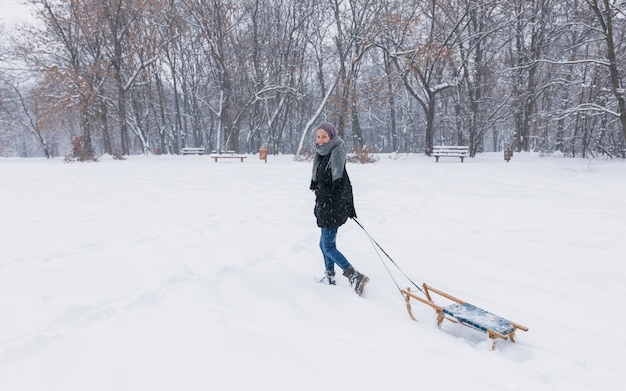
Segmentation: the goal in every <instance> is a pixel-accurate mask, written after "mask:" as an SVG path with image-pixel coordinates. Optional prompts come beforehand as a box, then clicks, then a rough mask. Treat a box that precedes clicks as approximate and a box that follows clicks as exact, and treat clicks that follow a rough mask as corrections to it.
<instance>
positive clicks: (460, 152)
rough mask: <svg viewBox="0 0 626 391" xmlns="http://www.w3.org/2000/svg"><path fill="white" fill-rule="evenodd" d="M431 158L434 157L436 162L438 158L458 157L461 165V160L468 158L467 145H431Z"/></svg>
mask: <svg viewBox="0 0 626 391" xmlns="http://www.w3.org/2000/svg"><path fill="white" fill-rule="evenodd" d="M432 156H434V157H435V162H438V161H439V158H440V157H460V158H461V163H463V159H465V158H466V157H468V156H469V147H468V146H467V145H433V153H432Z"/></svg>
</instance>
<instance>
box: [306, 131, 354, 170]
mask: <svg viewBox="0 0 626 391" xmlns="http://www.w3.org/2000/svg"><path fill="white" fill-rule="evenodd" d="M315 151H316V152H317V154H316V155H315V159H314V160H313V175H312V179H313V180H314V181H315V180H317V178H316V177H317V168H318V166H319V164H320V158H319V156H320V155H321V156H326V155H328V154H329V153H330V161H329V162H328V164H330V172H331V174H332V176H333V181H335V180H337V179H339V178H341V177H342V176H343V169H344V167H345V165H346V143H344V142H343V140H342V139H341V137H339V136H335V137H333V138H331V139H330V141H329V142H327V143H326V144H324V145H317V144H316V145H315Z"/></svg>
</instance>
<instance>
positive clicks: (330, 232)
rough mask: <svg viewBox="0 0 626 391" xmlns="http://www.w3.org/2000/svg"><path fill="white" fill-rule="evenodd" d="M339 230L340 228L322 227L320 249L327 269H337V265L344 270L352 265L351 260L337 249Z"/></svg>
mask: <svg viewBox="0 0 626 391" xmlns="http://www.w3.org/2000/svg"><path fill="white" fill-rule="evenodd" d="M337 230H338V228H337V227H335V228H322V236H321V238H320V249H321V250H322V254H323V255H324V265H325V266H326V270H332V271H334V270H335V265H337V266H339V267H340V268H341V269H342V270H343V269H345V268H347V267H348V266H350V262H348V260H347V259H346V257H344V256H343V254H342V253H341V252H339V250H337Z"/></svg>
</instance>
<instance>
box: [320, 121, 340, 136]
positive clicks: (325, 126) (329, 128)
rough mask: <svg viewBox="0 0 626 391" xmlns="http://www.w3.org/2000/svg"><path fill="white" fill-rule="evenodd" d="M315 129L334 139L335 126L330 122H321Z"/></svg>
mask: <svg viewBox="0 0 626 391" xmlns="http://www.w3.org/2000/svg"><path fill="white" fill-rule="evenodd" d="M317 128H318V129H322V130H323V131H325V132H326V134H328V137H330V138H333V137H335V135H336V134H337V129H335V125H333V124H331V123H330V122H322V123H321V124H320V126H318V127H317Z"/></svg>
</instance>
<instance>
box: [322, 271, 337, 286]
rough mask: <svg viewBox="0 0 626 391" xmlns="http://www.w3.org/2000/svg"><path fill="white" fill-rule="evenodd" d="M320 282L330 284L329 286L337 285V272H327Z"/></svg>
mask: <svg viewBox="0 0 626 391" xmlns="http://www.w3.org/2000/svg"><path fill="white" fill-rule="evenodd" d="M320 282H324V283H328V285H335V271H334V270H326V274H324V277H322V279H321V280H320Z"/></svg>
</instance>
